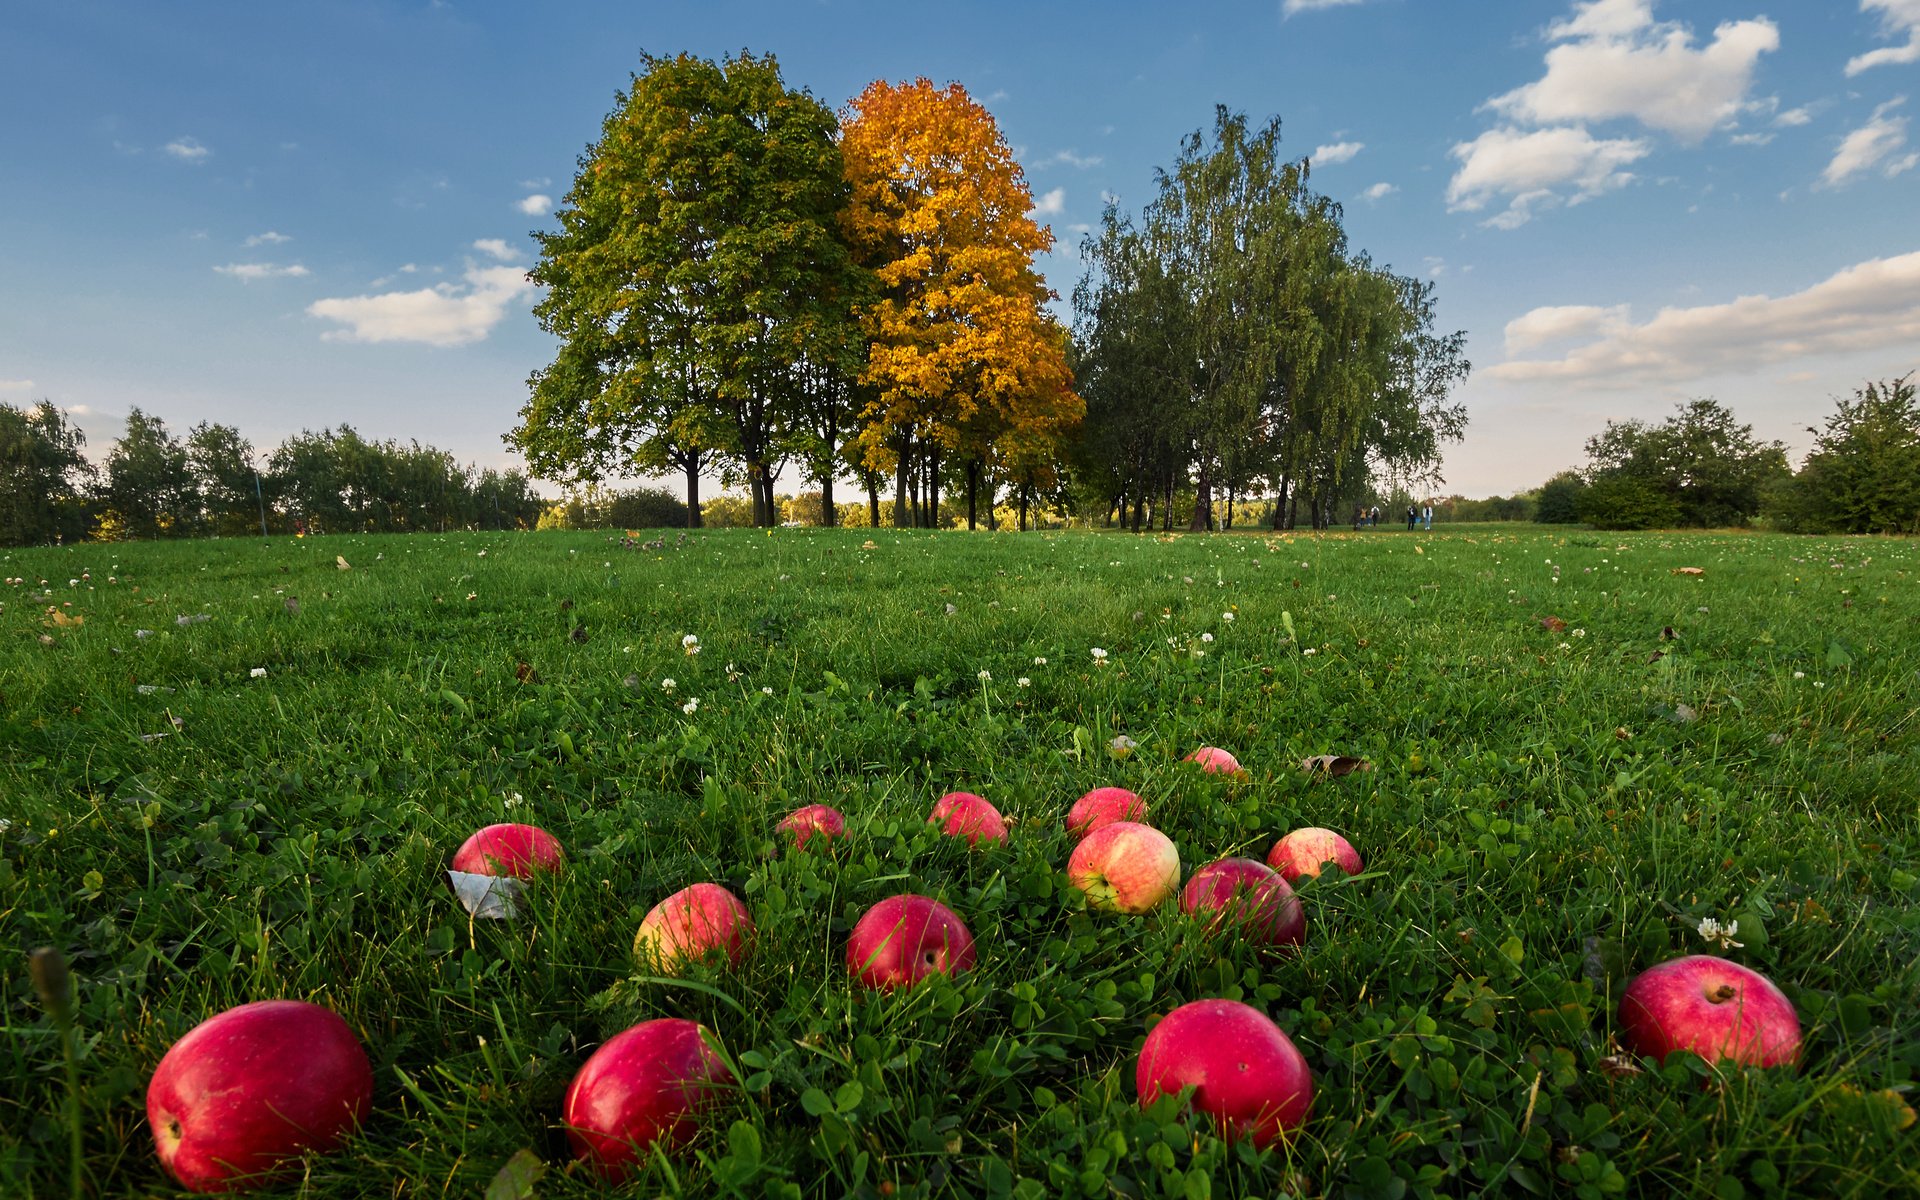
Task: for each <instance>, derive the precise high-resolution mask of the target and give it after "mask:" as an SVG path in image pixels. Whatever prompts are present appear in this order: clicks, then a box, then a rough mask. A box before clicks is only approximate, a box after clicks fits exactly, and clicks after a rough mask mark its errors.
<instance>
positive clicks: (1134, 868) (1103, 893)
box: [1067, 821, 1180, 913]
mask: <svg viewBox="0 0 1920 1200" xmlns="http://www.w3.org/2000/svg"><path fill="white" fill-rule="evenodd" d="M1067 881H1068V882H1069V883H1071V884H1073V886H1074V887H1077V888H1079V889H1080V890H1081V891H1083V892H1085V893H1086V894H1087V902H1088V903H1089V904H1091V905H1092V906H1093V907H1094V908H1105V909H1112V910H1115V911H1118V912H1128V913H1143V912H1146V911H1147V910H1148V909H1150V908H1152V907H1153V906H1154V905H1156V904H1158V903H1160V902H1161V901H1162V900H1165V899H1166V898H1167V897H1168V896H1170V895H1172V894H1173V890H1174V889H1175V888H1177V887H1179V886H1180V852H1179V851H1178V850H1176V849H1174V846H1173V841H1172V839H1170V838H1168V837H1167V835H1166V834H1164V833H1161V832H1160V831H1159V830H1158V829H1155V828H1153V827H1152V826H1151V825H1141V824H1139V823H1138V822H1135V821H1115V822H1113V823H1112V824H1111V825H1102V826H1101V827H1100V828H1098V829H1096V830H1094V831H1093V832H1092V833H1089V834H1088V835H1087V836H1086V837H1084V838H1082V839H1081V840H1080V844H1079V845H1078V846H1075V847H1074V848H1073V853H1072V854H1071V855H1069V856H1068V858H1067Z"/></svg>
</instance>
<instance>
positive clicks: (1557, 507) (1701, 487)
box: [1525, 374, 1920, 533]
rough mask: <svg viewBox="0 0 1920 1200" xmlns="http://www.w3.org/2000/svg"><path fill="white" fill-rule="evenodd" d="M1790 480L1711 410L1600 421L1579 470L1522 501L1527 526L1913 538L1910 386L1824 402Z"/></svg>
mask: <svg viewBox="0 0 1920 1200" xmlns="http://www.w3.org/2000/svg"><path fill="white" fill-rule="evenodd" d="M1809 432H1811V433H1813V434H1814V435H1815V441H1814V446H1813V449H1812V450H1811V451H1810V452H1809V453H1808V454H1807V457H1806V459H1805V460H1804V461H1803V462H1802V463H1801V465H1800V469H1799V471H1797V472H1796V471H1794V469H1793V468H1792V466H1791V464H1790V463H1789V461H1788V458H1787V450H1786V446H1785V445H1784V444H1782V443H1780V442H1777V441H1776V442H1762V441H1759V440H1758V439H1756V438H1755V437H1754V436H1753V427H1752V426H1750V425H1742V424H1740V423H1739V422H1738V421H1737V420H1736V418H1735V417H1734V415H1733V413H1732V411H1731V410H1730V409H1728V408H1727V407H1726V406H1725V405H1723V404H1721V403H1720V402H1718V401H1716V400H1711V399H1696V400H1689V401H1686V402H1684V403H1682V404H1681V405H1679V407H1678V409H1677V410H1676V411H1675V413H1674V414H1673V415H1672V416H1670V417H1668V418H1667V419H1666V420H1664V421H1660V422H1658V423H1652V424H1650V423H1647V422H1643V421H1609V422H1608V423H1607V426H1606V428H1605V429H1604V430H1602V431H1601V432H1600V433H1598V434H1596V435H1594V436H1593V437H1591V438H1589V439H1587V445H1586V450H1587V465H1586V466H1585V468H1583V469H1580V470H1572V471H1562V472H1561V473H1559V474H1557V475H1555V476H1554V477H1553V478H1552V479H1549V480H1548V481H1547V482H1546V483H1545V484H1543V485H1542V486H1541V487H1540V488H1539V489H1538V491H1537V492H1535V493H1534V494H1533V495H1532V496H1530V497H1525V498H1526V499H1529V500H1530V501H1531V503H1532V508H1533V512H1532V519H1533V520H1535V521H1540V522H1544V523H1549V524H1574V523H1584V524H1588V525H1592V526H1594V527H1595V528H1599V529H1668V528H1688V527H1693V528H1719V527H1727V526H1733V527H1738V526H1744V525H1747V524H1750V523H1751V522H1753V521H1754V520H1755V519H1756V518H1764V519H1765V520H1766V521H1768V522H1769V523H1770V524H1771V525H1773V526H1774V527H1775V528H1779V529H1786V530H1791V531H1796V532H1804V533H1920V401H1916V399H1915V392H1914V382H1913V376H1912V375H1911V374H1908V375H1903V376H1901V377H1900V378H1898V379H1892V380H1882V381H1876V382H1869V383H1867V384H1865V385H1864V386H1863V387H1861V388H1860V389H1859V390H1857V391H1856V392H1855V393H1854V394H1853V396H1852V397H1850V398H1848V397H1843V398H1840V399H1838V400H1836V402H1835V409H1834V412H1833V414H1832V415H1831V416H1829V417H1828V418H1827V423H1826V428H1825V429H1824V430H1816V429H1811V428H1809Z"/></svg>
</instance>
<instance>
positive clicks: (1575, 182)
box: [1447, 127, 1652, 229]
mask: <svg viewBox="0 0 1920 1200" xmlns="http://www.w3.org/2000/svg"><path fill="white" fill-rule="evenodd" d="M1651 149H1652V148H1651V147H1650V146H1649V145H1648V144H1647V143H1646V142H1645V141H1644V140H1641V139H1637V138H1609V139H1600V138H1596V137H1594V136H1593V135H1592V134H1590V133H1588V132H1587V131H1586V130H1585V129H1581V128H1577V127H1573V128H1565V129H1538V130H1534V131H1532V132H1522V131H1521V130H1518V129H1490V130H1488V131H1487V132H1485V133H1483V134H1481V135H1480V136H1479V137H1477V138H1475V139H1474V140H1473V141H1471V142H1461V143H1460V144H1459V145H1456V146H1455V147H1454V148H1453V150H1452V154H1453V157H1454V158H1457V159H1459V160H1460V169H1459V170H1458V171H1457V172H1455V173H1454V176H1453V179H1452V180H1451V181H1450V182H1449V183H1448V184H1447V206H1448V208H1449V209H1451V210H1453V211H1455V212H1479V211H1481V210H1482V209H1484V208H1485V207H1486V206H1487V204H1488V203H1489V202H1490V201H1492V200H1494V199H1495V198H1497V197H1501V196H1505V197H1508V206H1507V209H1506V211H1505V212H1502V213H1499V214H1496V215H1495V216H1493V217H1491V218H1489V219H1488V220H1487V221H1486V224H1488V225H1491V226H1493V227H1494V228H1496V229H1516V228H1518V227H1519V226H1521V225H1524V224H1526V223H1527V221H1528V220H1530V219H1532V217H1533V215H1534V214H1535V213H1536V212H1537V211H1539V210H1540V209H1542V208H1548V207H1552V206H1555V205H1558V204H1562V203H1568V202H1572V203H1577V202H1579V201H1581V200H1585V199H1589V198H1591V197H1594V196H1598V195H1600V194H1602V193H1603V192H1610V191H1615V190H1617V189H1619V188H1623V187H1625V186H1626V185H1627V184H1629V183H1631V182H1633V178H1634V177H1633V175H1632V174H1631V173H1629V172H1628V171H1626V170H1624V169H1623V168H1625V167H1626V166H1627V165H1628V164H1629V163H1633V162H1637V161H1638V160H1640V159H1642V158H1644V157H1646V156H1647V154H1648V153H1650V152H1651ZM1563 192H1571V200H1569V198H1568V196H1566V195H1564V194H1563Z"/></svg>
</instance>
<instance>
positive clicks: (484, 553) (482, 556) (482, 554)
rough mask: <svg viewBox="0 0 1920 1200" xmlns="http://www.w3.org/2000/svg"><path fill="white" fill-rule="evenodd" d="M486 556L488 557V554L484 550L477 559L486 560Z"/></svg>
mask: <svg viewBox="0 0 1920 1200" xmlns="http://www.w3.org/2000/svg"><path fill="white" fill-rule="evenodd" d="M486 556H487V552H486V551H485V550H482V551H481V552H480V553H479V554H478V555H477V556H476V557H479V558H485V557H486Z"/></svg>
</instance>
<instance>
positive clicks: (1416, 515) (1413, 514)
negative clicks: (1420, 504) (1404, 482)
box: [1407, 504, 1420, 533]
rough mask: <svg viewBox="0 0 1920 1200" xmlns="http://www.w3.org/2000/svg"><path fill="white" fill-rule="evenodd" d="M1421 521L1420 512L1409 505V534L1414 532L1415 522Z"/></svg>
mask: <svg viewBox="0 0 1920 1200" xmlns="http://www.w3.org/2000/svg"><path fill="white" fill-rule="evenodd" d="M1419 519H1420V510H1419V509H1417V508H1415V507H1414V506H1413V505H1411V504H1409V505H1407V532H1408V533H1412V532H1413V525H1414V522H1416V521H1418V520H1419Z"/></svg>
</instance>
